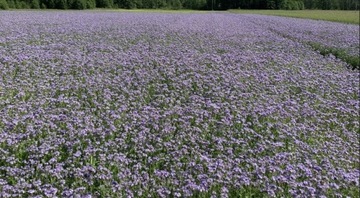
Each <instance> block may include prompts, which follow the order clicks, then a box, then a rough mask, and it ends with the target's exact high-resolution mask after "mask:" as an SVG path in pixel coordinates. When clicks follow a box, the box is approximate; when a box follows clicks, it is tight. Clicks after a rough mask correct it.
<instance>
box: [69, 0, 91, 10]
mask: <svg viewBox="0 0 360 198" xmlns="http://www.w3.org/2000/svg"><path fill="white" fill-rule="evenodd" d="M86 4H87V2H86V0H74V2H73V3H72V6H71V8H72V9H77V10H84V9H86V7H87V5H86Z"/></svg>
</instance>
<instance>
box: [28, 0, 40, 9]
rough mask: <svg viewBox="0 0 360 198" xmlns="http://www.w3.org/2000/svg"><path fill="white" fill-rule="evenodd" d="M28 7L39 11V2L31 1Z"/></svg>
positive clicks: (37, 0)
mask: <svg viewBox="0 0 360 198" xmlns="http://www.w3.org/2000/svg"><path fill="white" fill-rule="evenodd" d="M30 7H31V8H32V9H40V2H39V0H31V5H30Z"/></svg>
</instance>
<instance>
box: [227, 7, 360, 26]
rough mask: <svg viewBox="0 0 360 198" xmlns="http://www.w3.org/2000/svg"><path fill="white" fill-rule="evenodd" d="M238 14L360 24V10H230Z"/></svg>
mask: <svg viewBox="0 0 360 198" xmlns="http://www.w3.org/2000/svg"><path fill="white" fill-rule="evenodd" d="M229 12H231V13H238V14H263V15H275V16H284V17H294V18H304V19H315V20H324V21H333V22H340V23H350V24H359V18H360V17H359V11H347V10H229Z"/></svg>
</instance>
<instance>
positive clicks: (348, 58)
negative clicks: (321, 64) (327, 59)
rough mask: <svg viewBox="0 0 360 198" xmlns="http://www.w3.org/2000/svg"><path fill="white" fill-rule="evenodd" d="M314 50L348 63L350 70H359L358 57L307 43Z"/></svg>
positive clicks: (340, 50) (359, 62)
mask: <svg viewBox="0 0 360 198" xmlns="http://www.w3.org/2000/svg"><path fill="white" fill-rule="evenodd" d="M308 44H309V45H310V46H311V47H312V48H313V49H314V50H316V51H319V52H320V54H321V55H323V56H327V55H330V54H332V55H334V56H335V57H336V58H338V59H340V60H342V61H344V62H346V63H348V64H349V65H350V66H351V68H352V69H353V70H354V69H358V70H360V57H359V56H352V55H349V54H348V53H346V51H345V50H344V49H339V48H333V47H326V46H323V45H321V44H319V43H314V42H309V43H308Z"/></svg>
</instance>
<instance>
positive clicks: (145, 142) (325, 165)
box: [0, 11, 360, 197]
mask: <svg viewBox="0 0 360 198" xmlns="http://www.w3.org/2000/svg"><path fill="white" fill-rule="evenodd" d="M0 19H1V21H0V197H11V196H12V197H14V196H15V197H22V196H27V195H30V196H33V197H36V196H48V197H98V196H105V197H139V196H143V195H144V196H158V197H169V196H174V197H191V196H194V195H195V194H196V193H200V194H201V193H207V194H208V195H211V196H212V197H218V196H221V197H226V196H229V193H230V192H232V191H233V190H235V191H236V190H237V189H243V188H245V189H246V188H255V189H257V190H260V191H261V192H263V193H264V194H266V195H268V196H282V195H283V194H282V193H290V194H291V196H293V197H311V196H314V197H322V196H329V195H328V194H327V192H329V189H331V193H333V194H331V195H330V196H336V195H337V194H339V193H340V194H341V193H344V192H346V191H347V190H351V189H356V188H358V187H359V170H358V164H359V153H358V150H359V148H360V147H359V142H358V141H357V140H358V136H357V133H356V131H358V130H359V120H358V112H359V78H358V73H357V72H355V71H352V70H349V69H347V67H346V66H347V64H346V63H344V62H343V61H341V60H338V59H335V58H334V57H331V56H329V57H324V56H322V55H321V54H319V53H318V52H316V51H314V50H313V49H312V48H311V47H309V46H308V45H307V43H309V42H316V43H321V44H322V45H324V46H328V47H335V48H342V49H344V50H345V51H346V53H348V54H350V55H353V54H354V52H356V51H358V45H359V40H358V35H359V28H358V26H356V25H349V24H339V23H333V22H323V21H313V20H304V19H290V18H281V17H270V16H259V15H236V14H230V13H203V14H179V13H178V14H176V13H172V14H160V13H151V14H150V13H130V12H127V13H119V12H99V11H96V12H93V11H84V12H73V11H66V12H17V11H16V12H14V11H11V12H7V11H4V12H0ZM213 189H216V190H213ZM211 190H213V191H212V192H209V191H211ZM285 190H288V192H284V191H285Z"/></svg>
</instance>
